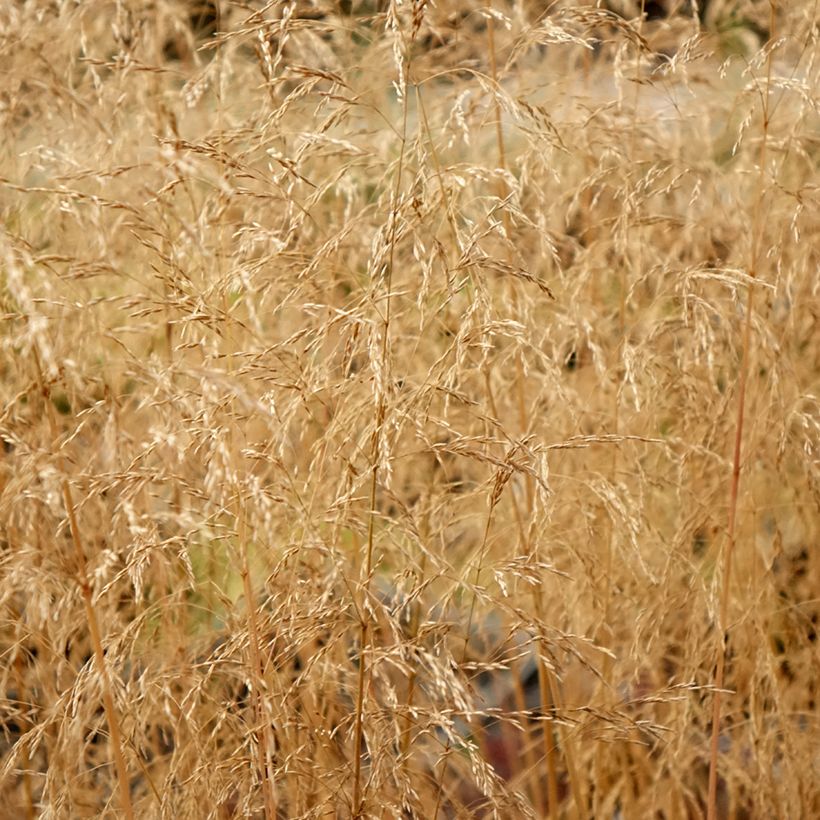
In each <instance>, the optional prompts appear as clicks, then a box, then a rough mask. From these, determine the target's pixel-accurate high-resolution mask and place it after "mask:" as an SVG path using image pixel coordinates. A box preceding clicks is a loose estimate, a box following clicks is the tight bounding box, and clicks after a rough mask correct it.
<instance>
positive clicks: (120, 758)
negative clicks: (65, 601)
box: [34, 349, 134, 820]
mask: <svg viewBox="0 0 820 820" xmlns="http://www.w3.org/2000/svg"><path fill="white" fill-rule="evenodd" d="M34 363H35V365H36V368H37V379H38V382H39V386H40V392H41V394H42V396H43V403H44V405H45V410H46V417H47V418H48V423H49V427H50V429H51V437H52V440H53V442H54V444H55V446H56V444H57V438H58V430H57V420H56V419H55V417H54V408H53V406H52V404H51V397H50V394H51V391H50V389H49V387H48V385H47V384H46V381H45V379H44V377H43V370H42V367H41V366H40V358H39V356H38V355H37V351H36V349H35V350H34ZM58 458H59V462H60V470H61V472H62V473H63V478H62V481H61V486H62V493H63V503H64V504H65V508H66V514H67V516H68V524H69V529H70V530H71V540H72V543H73V545H74V555H75V559H76V562H77V581H78V583H79V585H80V592H81V593H82V596H83V606H84V608H85V618H86V623H87V624H88V634H89V637H90V638H91V646H92V649H93V651H94V661H95V663H96V665H97V671H98V672H99V673H100V678H101V680H102V698H103V709H104V710H105V719H106V722H107V723H108V733H109V735H110V737H111V755H112V757H113V758H114V767H115V769H116V771H117V782H118V785H119V791H120V803H121V805H122V811H123V814H124V815H125V817H126V820H133V818H134V809H133V806H132V805H131V790H130V786H129V778H128V767H127V766H126V763H125V744H124V741H123V737H122V732H121V731H120V721H119V717H118V716H117V710H116V708H115V706H114V688H113V685H112V682H111V675H110V673H109V671H108V665H107V663H106V660H105V650H104V649H103V644H102V633H101V631H100V622H99V619H98V618H97V610H96V608H95V606H94V591H93V589H92V587H91V583H90V581H89V579H88V563H87V561H86V556H85V548H84V546H83V540H82V534H81V533H80V527H79V524H78V523H77V515H76V509H75V507H74V499H73V498H72V495H71V486H70V485H69V483H68V479H67V478H66V476H65V473H66V464H65V458H64V457H63V455H62V453H60V454H59V456H58Z"/></svg>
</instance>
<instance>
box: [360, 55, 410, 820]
mask: <svg viewBox="0 0 820 820" xmlns="http://www.w3.org/2000/svg"><path fill="white" fill-rule="evenodd" d="M402 59H403V61H404V88H403V89H402V92H403V93H402V130H401V146H400V149H399V158H398V164H397V166H396V181H395V187H394V188H393V202H392V207H391V209H390V220H391V224H390V237H389V240H388V242H389V249H390V250H389V259H388V263H387V275H386V277H385V302H386V304H385V309H384V317H383V320H382V340H381V341H382V344H381V351H380V354H381V357H382V366H383V367H384V370H385V372H386V371H387V364H388V362H387V354H388V338H389V334H390V315H391V291H392V284H393V265H394V260H395V252H396V233H397V230H398V222H399V196H400V194H401V183H402V174H403V172H404V155H405V150H406V147H407V112H408V105H409V103H408V95H407V92H408V72H409V70H410V60H409V57H408V54H407V51H406V50H405V53H404V55H403V57H402ZM386 416H387V395H386V393H385V392H382V393H381V394H380V395H379V396H378V399H377V402H376V414H375V419H374V427H373V436H372V437H371V445H370V453H371V455H370V457H371V462H372V465H373V466H372V471H371V477H370V509H369V511H368V519H367V545H366V548H365V557H364V562H363V565H362V575H363V577H362V602H361V606H360V607H359V613H360V624H359V643H360V647H361V649H360V655H359V676H358V682H357V686H356V712H355V718H354V728H353V761H354V762H353V817H354V818H359V817H361V816H362V814H363V811H364V797H363V795H362V757H363V752H362V734H363V716H364V690H365V687H366V683H367V654H368V650H369V649H370V642H371V624H370V607H369V606H368V604H367V596H368V595H369V594H370V579H371V575H372V572H373V542H374V538H375V527H376V489H377V487H378V476H379V462H380V460H381V445H382V430H383V428H384V420H385V418H386Z"/></svg>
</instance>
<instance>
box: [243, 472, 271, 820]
mask: <svg viewBox="0 0 820 820" xmlns="http://www.w3.org/2000/svg"><path fill="white" fill-rule="evenodd" d="M237 508H238V511H237V515H238V518H239V529H238V532H237V537H238V538H239V551H240V556H241V562H242V563H241V570H240V572H241V575H242V586H243V590H244V592H245V602H246V605H247V607H248V625H247V628H248V641H249V644H250V647H249V648H250V661H251V664H250V667H251V668H250V678H251V685H252V688H253V692H252V699H253V708H254V713H255V714H256V720H257V723H258V724H259V726H260V729H259V736H258V737H257V741H256V751H257V758H258V759H257V766H258V767H259V776H260V777H261V778H262V792H263V794H264V799H265V820H276V792H275V790H274V784H273V770H274V766H273V752H274V747H275V741H274V738H273V732H272V731H271V721H270V710H269V708H268V703H267V697H266V692H265V663H264V661H263V659H262V650H261V642H260V640H259V624H258V622H257V619H256V597H255V595H254V592H253V587H252V586H251V575H250V563H249V561H248V539H247V524H246V522H245V511H244V509H243V506H242V497H241V494H240V490H239V488H237Z"/></svg>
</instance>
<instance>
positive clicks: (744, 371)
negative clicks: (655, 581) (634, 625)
mask: <svg viewBox="0 0 820 820" xmlns="http://www.w3.org/2000/svg"><path fill="white" fill-rule="evenodd" d="M775 11H776V3H775V0H770V2H769V32H770V35H769V36H770V40H774V36H775ZM772 53H773V49H770V50H769V55H768V62H767V68H766V89H765V93H764V95H763V111H762V114H763V127H762V130H763V134H762V139H761V142H760V156H759V158H758V177H757V196H756V198H755V210H754V215H753V219H752V247H751V257H752V258H751V264H750V266H749V276H750V277H751V279H752V280H755V279H757V275H758V260H759V258H760V244H761V241H762V240H761V232H762V227H763V226H762V215H763V197H764V182H765V175H766V170H765V169H766V153H767V151H766V149H767V144H768V136H769V102H770V99H771V84H772V83H771V81H772ZM754 297H755V289H754V282H753V281H752V283H751V284H750V285H749V289H748V297H747V300H746V316H745V320H744V324H743V357H742V360H741V364H740V374H739V376H738V397H737V421H736V424H735V440H734V454H733V457H732V479H731V487H730V491H729V521H728V528H727V534H726V549H725V551H724V553H723V584H722V589H721V595H720V621H719V625H718V628H719V630H720V633H719V639H718V646H717V662H716V670H715V692H714V695H713V698H712V737H711V743H710V754H709V791H708V796H707V802H706V812H707V820H716V818H717V781H718V751H719V748H718V747H719V741H720V722H721V705H722V703H721V701H722V694H723V687H724V683H725V674H726V649H727V640H726V638H727V632H728V630H729V590H730V587H731V580H732V558H733V556H734V551H735V544H736V541H737V532H736V522H737V501H738V496H739V494H740V473H741V458H742V448H743V429H744V422H745V415H746V383H747V381H748V375H749V359H750V353H751V344H752V316H753V315H754Z"/></svg>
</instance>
